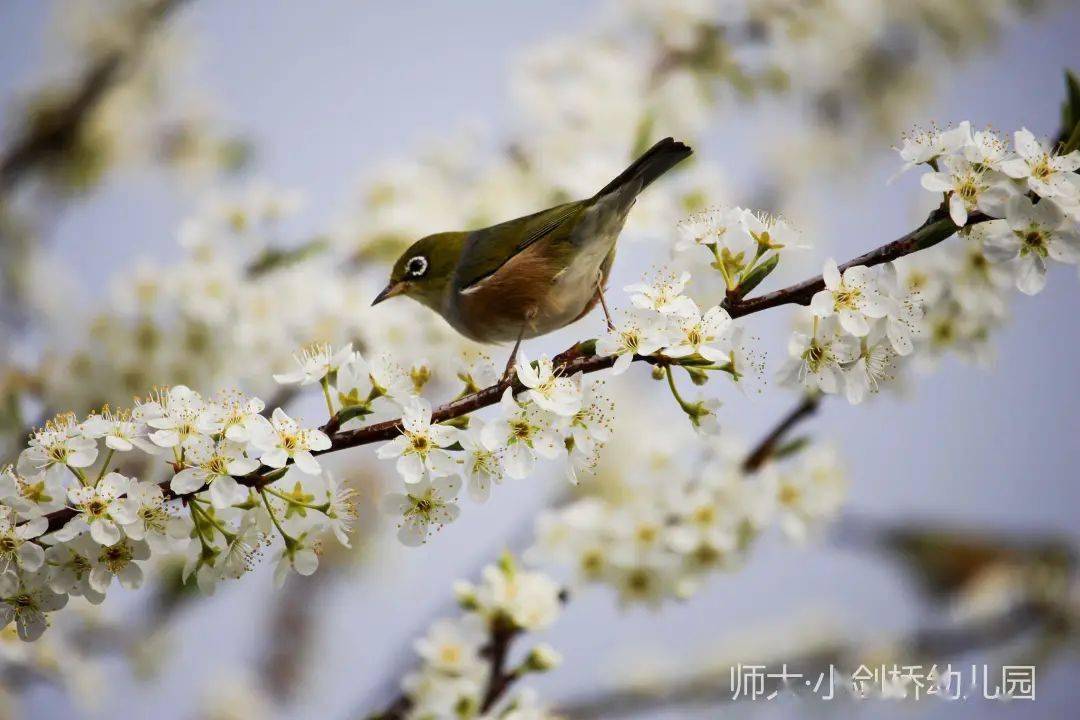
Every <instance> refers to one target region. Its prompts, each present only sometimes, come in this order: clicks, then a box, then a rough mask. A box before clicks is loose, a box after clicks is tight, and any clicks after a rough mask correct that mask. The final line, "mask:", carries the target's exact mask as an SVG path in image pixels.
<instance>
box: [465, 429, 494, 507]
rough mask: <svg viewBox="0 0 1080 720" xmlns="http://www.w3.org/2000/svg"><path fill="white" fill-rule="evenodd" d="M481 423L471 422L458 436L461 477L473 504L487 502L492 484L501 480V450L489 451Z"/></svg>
mask: <svg viewBox="0 0 1080 720" xmlns="http://www.w3.org/2000/svg"><path fill="white" fill-rule="evenodd" d="M483 428H484V425H483V422H482V421H480V420H473V421H472V422H470V423H469V429H468V430H466V431H464V432H461V433H459V434H458V441H459V442H460V443H461V447H462V450H463V451H464V452H463V453H462V457H461V477H462V479H463V480H464V481H465V485H466V488H467V489H468V492H469V497H470V498H471V499H472V500H473V501H475V502H480V503H482V502H487V499H488V498H489V497H490V496H491V486H492V484H496V485H497V484H499V483H501V482H502V479H503V467H502V454H503V453H502V449H501V448H497V449H495V450H491V449H489V448H488V447H487V445H485V444H484V441H483Z"/></svg>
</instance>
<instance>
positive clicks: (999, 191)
mask: <svg viewBox="0 0 1080 720" xmlns="http://www.w3.org/2000/svg"><path fill="white" fill-rule="evenodd" d="M941 168H942V169H941V171H938V172H928V173H926V174H925V175H923V176H922V186H923V187H924V188H925V189H927V190H929V191H931V192H944V193H949V217H950V218H952V221H953V222H954V223H955V224H956V225H957V226H959V227H963V226H964V225H966V224H967V221H968V215H970V214H971V213H973V212H975V211H976V210H981V211H982V212H984V213H986V214H987V215H990V216H993V217H1001V215H1002V214H1003V212H1004V208H1005V203H1006V202H1007V201H1008V199H1009V197H1010V195H1012V194H1013V192H1012V189H1011V186H1010V185H1009V183H1008V178H1007V177H1005V176H1004V175H1003V174H1001V173H999V172H997V171H996V170H988V169H986V168H984V167H979V166H976V165H973V164H972V163H971V162H969V161H968V160H966V159H964V158H963V157H960V156H958V155H947V156H945V157H943V158H941Z"/></svg>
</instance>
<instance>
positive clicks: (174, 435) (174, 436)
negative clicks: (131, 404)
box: [142, 385, 206, 452]
mask: <svg viewBox="0 0 1080 720" xmlns="http://www.w3.org/2000/svg"><path fill="white" fill-rule="evenodd" d="M205 408H206V405H205V403H204V402H203V399H202V398H201V397H200V396H199V394H198V393H196V392H195V391H194V390H192V389H191V388H188V387H186V386H184V385H177V386H175V387H172V388H169V390H168V391H164V392H162V393H161V394H160V395H159V399H158V400H157V402H156V403H155V402H153V401H152V402H149V403H146V404H144V405H143V406H142V409H143V412H144V413H146V414H147V421H146V422H147V424H148V425H149V426H150V427H152V428H155V430H154V432H152V433H150V440H151V442H153V443H154V444H155V445H157V446H158V447H162V448H176V452H179V451H180V450H182V449H183V448H184V447H185V446H186V445H187V444H188V443H189V442H192V441H194V440H196V439H197V438H199V437H200V436H202V435H203V434H204V433H205V430H204V427H203V422H204V420H203V411H204V410H205Z"/></svg>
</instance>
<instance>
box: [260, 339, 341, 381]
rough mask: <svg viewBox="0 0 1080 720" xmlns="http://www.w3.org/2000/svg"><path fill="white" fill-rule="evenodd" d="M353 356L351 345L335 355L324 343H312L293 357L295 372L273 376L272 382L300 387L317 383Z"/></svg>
mask: <svg viewBox="0 0 1080 720" xmlns="http://www.w3.org/2000/svg"><path fill="white" fill-rule="evenodd" d="M355 355H356V353H354V352H353V348H352V343H348V344H347V345H345V347H343V348H341V349H340V350H338V351H337V352H336V353H335V352H334V350H333V348H331V347H330V345H328V344H326V343H313V344H311V345H308V346H307V347H305V348H304V349H303V350H301V351H300V353H299V354H297V355H294V356H293V359H294V360H295V361H296V364H297V365H298V366H299V367H298V368H297V369H296V370H294V371H292V372H288V373H279V374H275V375H274V381H275V382H278V383H280V384H282V385H295V384H300V385H301V386H303V385H310V384H312V383H317V382H320V381H321V380H322V379H323V378H325V377H326V376H327V375H329V374H330V373H333V372H336V371H337V370H338V368H340V367H341V366H342V365H344V364H345V363H347V362H350V361H352V360H353V358H354V356H355Z"/></svg>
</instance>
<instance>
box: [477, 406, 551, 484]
mask: <svg viewBox="0 0 1080 720" xmlns="http://www.w3.org/2000/svg"><path fill="white" fill-rule="evenodd" d="M499 412H500V415H499V417H497V418H495V419H493V420H492V421H490V422H489V423H488V424H487V425H485V426H484V429H483V431H482V432H481V438H482V440H483V442H484V445H485V446H486V447H487V448H488V449H489V450H499V449H502V450H503V467H504V468H505V470H506V474H507V475H508V476H510V477H512V478H514V479H515V480H521V479H524V478H526V477H528V475H529V473H531V472H532V469H533V465H534V464H535V462H536V458H537V457H542V458H544V459H547V460H554V459H555V458H557V457H558V456H559V455H560V454H561V453H562V451H563V450H562V448H563V445H562V443H561V442H560V440H559V437H558V435H557V434H556V432H555V430H554V417H553V416H552V415H551V414H550V413H547V412H546V411H544V410H542V409H540V408H538V407H537V406H536V405H534V404H533V403H530V402H525V403H519V402H518V401H517V400H515V399H514V393H513V390H512V389H511V388H507V389H506V390H505V391H504V392H503V395H502V399H501V400H500V402H499Z"/></svg>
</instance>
